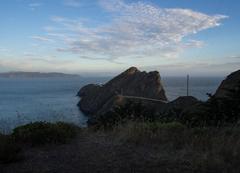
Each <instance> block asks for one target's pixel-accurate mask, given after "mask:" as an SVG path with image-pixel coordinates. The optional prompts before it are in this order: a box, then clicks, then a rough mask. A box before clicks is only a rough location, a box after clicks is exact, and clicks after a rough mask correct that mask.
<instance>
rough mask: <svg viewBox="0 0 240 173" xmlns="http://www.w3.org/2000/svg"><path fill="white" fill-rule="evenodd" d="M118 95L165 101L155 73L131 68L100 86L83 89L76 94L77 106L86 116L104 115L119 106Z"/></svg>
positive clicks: (160, 84)
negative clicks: (77, 97)
mask: <svg viewBox="0 0 240 173" xmlns="http://www.w3.org/2000/svg"><path fill="white" fill-rule="evenodd" d="M119 95H120V96H131V97H133V98H134V97H142V98H151V99H156V100H162V101H167V97H166V95H165V91H164V89H163V85H162V82H161V77H160V74H159V73H158V72H157V71H153V72H149V73H147V72H145V71H143V72H141V71H139V70H138V69H137V68H136V67H131V68H129V69H128V70H126V71H125V72H123V73H121V74H120V75H118V76H117V77H115V78H113V79H112V80H110V81H109V82H107V83H106V84H104V85H102V86H100V85H94V84H89V85H87V86H85V87H83V88H82V89H81V90H80V91H79V93H78V96H79V97H81V100H80V102H79V104H78V106H79V107H80V109H81V110H82V111H83V112H84V113H86V114H91V115H94V114H99V113H104V112H106V111H109V110H111V109H112V108H113V106H115V105H116V104H121V99H120V100H119V97H117V96H119Z"/></svg>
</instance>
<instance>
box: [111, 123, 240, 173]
mask: <svg viewBox="0 0 240 173" xmlns="http://www.w3.org/2000/svg"><path fill="white" fill-rule="evenodd" d="M114 134H115V136H118V138H119V140H120V141H121V142H123V143H133V144H134V145H136V146H146V147H150V148H155V152H156V153H158V154H157V155H158V156H159V158H156V159H161V156H162V155H164V156H165V157H166V158H164V159H166V160H169V161H170V162H171V161H172V162H174V161H179V162H181V163H186V164H187V165H188V167H189V169H191V170H192V171H193V172H216V173H218V172H226V173H228V172H236V173H238V172H240V127H236V126H235V127H221V128H216V127H208V128H188V127H186V126H184V125H182V124H180V123H178V122H172V123H156V122H129V123H127V124H125V125H120V126H118V127H117V128H116V129H115V130H114ZM146 150H148V149H146ZM149 151H150V150H149Z"/></svg>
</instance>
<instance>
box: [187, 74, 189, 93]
mask: <svg viewBox="0 0 240 173" xmlns="http://www.w3.org/2000/svg"><path fill="white" fill-rule="evenodd" d="M188 95H189V75H187V96H188Z"/></svg>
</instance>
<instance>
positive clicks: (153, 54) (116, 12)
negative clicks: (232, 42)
mask: <svg viewBox="0 0 240 173" xmlns="http://www.w3.org/2000/svg"><path fill="white" fill-rule="evenodd" d="M68 2H71V1H68ZM73 2H75V1H73ZM76 2H79V1H76ZM73 4H74V3H73ZM100 5H101V7H102V8H103V9H104V10H105V11H106V12H107V13H108V14H109V16H111V20H110V21H109V22H107V23H101V24H97V25H91V23H90V22H89V21H88V20H83V19H68V18H64V17H61V16H55V17H53V18H52V21H53V22H54V23H55V24H54V25H56V26H58V28H57V29H56V26H55V27H52V28H51V31H50V32H51V33H48V34H50V35H51V37H52V39H56V40H58V42H59V41H60V42H62V43H63V44H62V45H63V47H60V48H59V49H58V50H59V51H64V52H70V53H73V54H76V55H79V56H80V57H82V58H83V57H92V59H94V60H95V59H102V60H109V61H111V60H116V59H119V60H123V61H124V59H129V58H143V57H148V58H156V59H157V58H170V57H178V55H179V54H180V53H181V52H183V51H185V50H186V49H189V48H200V47H202V46H204V42H202V41H201V40H192V39H188V38H189V36H191V35H193V34H197V33H198V32H200V31H202V30H206V29H210V28H214V27H217V26H220V25H221V21H222V20H223V19H225V18H227V16H224V15H207V14H204V13H201V12H196V11H193V10H191V9H180V8H161V7H158V6H155V5H153V4H148V3H144V2H135V3H126V2H124V1H122V0H101V1H100ZM53 28H55V30H54V29H53ZM54 35H55V36H54ZM89 59H90V58H89Z"/></svg>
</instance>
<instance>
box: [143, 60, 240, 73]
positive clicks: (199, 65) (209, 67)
mask: <svg viewBox="0 0 240 173" xmlns="http://www.w3.org/2000/svg"><path fill="white" fill-rule="evenodd" d="M239 67H240V62H227V63H208V62H193V63H181V62H176V63H173V64H164V65H155V66H154V65H153V66H142V67H141V69H143V70H158V71H160V73H161V75H162V76H176V75H179V76H185V75H187V74H191V75H192V76H208V77H209V76H221V77H223V76H226V75H228V74H230V73H232V72H233V71H236V70H239Z"/></svg>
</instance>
